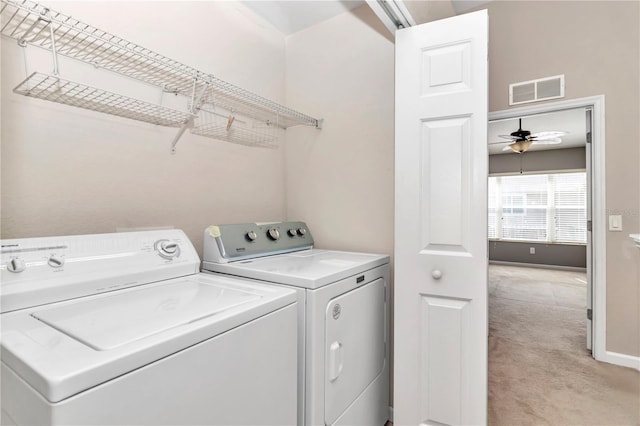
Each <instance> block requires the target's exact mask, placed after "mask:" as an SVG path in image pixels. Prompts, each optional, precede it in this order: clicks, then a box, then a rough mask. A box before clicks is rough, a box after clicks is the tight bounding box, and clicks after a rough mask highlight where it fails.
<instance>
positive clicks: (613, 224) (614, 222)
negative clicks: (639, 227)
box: [609, 214, 622, 231]
mask: <svg viewBox="0 0 640 426" xmlns="http://www.w3.org/2000/svg"><path fill="white" fill-rule="evenodd" d="M609 231H622V216H620V215H619V214H616V215H610V216H609Z"/></svg>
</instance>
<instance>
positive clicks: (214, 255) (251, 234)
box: [203, 222, 313, 263]
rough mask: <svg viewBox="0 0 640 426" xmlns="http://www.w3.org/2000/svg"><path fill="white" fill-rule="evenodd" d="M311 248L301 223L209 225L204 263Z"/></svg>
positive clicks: (224, 261) (311, 243) (205, 242)
mask: <svg viewBox="0 0 640 426" xmlns="http://www.w3.org/2000/svg"><path fill="white" fill-rule="evenodd" d="M312 247H313V237H312V236H311V232H309V228H308V227H307V225H306V223H304V222H274V223H239V224H227V225H212V226H209V227H208V228H207V229H205V231H204V256H203V260H204V261H209V262H215V263H227V262H231V261H236V260H246V259H251V258H254V257H262V256H269V255H272V254H280V253H287V252H292V251H298V250H305V249H309V248H312Z"/></svg>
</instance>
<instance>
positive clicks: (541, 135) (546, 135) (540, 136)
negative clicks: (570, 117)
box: [531, 130, 568, 141]
mask: <svg viewBox="0 0 640 426" xmlns="http://www.w3.org/2000/svg"><path fill="white" fill-rule="evenodd" d="M567 133H568V132H562V131H557V130H553V131H549V132H537V133H534V134H532V135H531V139H535V140H538V141H540V140H544V139H554V138H557V137H559V136H564V135H566V134H567Z"/></svg>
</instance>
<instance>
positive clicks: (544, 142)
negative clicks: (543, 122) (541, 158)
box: [533, 138, 562, 145]
mask: <svg viewBox="0 0 640 426" xmlns="http://www.w3.org/2000/svg"><path fill="white" fill-rule="evenodd" d="M561 142H562V139H560V138H554V139H542V140H539V139H534V140H533V143H534V144H536V145H555V144H558V143H561Z"/></svg>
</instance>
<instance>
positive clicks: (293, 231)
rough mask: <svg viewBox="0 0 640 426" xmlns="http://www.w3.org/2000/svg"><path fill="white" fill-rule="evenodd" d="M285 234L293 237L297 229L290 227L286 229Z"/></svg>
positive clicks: (296, 233)
mask: <svg viewBox="0 0 640 426" xmlns="http://www.w3.org/2000/svg"><path fill="white" fill-rule="evenodd" d="M287 235H289V236H290V237H295V236H296V235H298V231H296V229H295V228H291V229H289V230H288V231H287Z"/></svg>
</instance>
